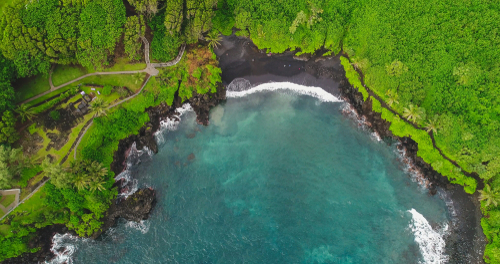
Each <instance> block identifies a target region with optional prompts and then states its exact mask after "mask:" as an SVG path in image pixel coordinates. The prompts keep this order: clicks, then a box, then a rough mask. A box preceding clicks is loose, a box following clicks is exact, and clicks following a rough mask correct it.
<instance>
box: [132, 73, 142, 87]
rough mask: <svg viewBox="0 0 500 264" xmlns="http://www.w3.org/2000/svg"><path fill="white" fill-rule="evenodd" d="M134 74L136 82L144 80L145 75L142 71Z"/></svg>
mask: <svg viewBox="0 0 500 264" xmlns="http://www.w3.org/2000/svg"><path fill="white" fill-rule="evenodd" d="M133 76H134V80H135V84H137V83H138V82H142V81H143V80H144V76H143V75H142V73H140V72H138V73H136V74H134V75H133Z"/></svg>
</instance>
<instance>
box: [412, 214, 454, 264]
mask: <svg viewBox="0 0 500 264" xmlns="http://www.w3.org/2000/svg"><path fill="white" fill-rule="evenodd" d="M408 212H409V213H411V215H412V220H411V222H410V225H409V227H410V229H411V231H412V232H413V234H414V235H415V242H417V244H418V246H419V247H420V253H421V254H422V257H423V260H422V261H420V262H419V263H420V264H443V263H446V262H447V261H448V256H446V255H445V254H444V251H445V245H446V244H445V241H444V238H443V237H444V235H445V234H446V232H447V231H448V225H445V226H444V228H443V229H442V230H441V231H439V232H436V231H434V230H433V229H432V227H431V225H430V224H429V222H428V221H427V219H425V217H424V216H423V215H421V214H420V213H419V212H417V210H415V209H413V208H412V209H411V210H408Z"/></svg>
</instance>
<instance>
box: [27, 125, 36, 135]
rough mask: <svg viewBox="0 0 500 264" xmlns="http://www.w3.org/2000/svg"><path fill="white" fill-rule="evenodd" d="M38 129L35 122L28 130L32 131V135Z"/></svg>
mask: <svg viewBox="0 0 500 264" xmlns="http://www.w3.org/2000/svg"><path fill="white" fill-rule="evenodd" d="M37 130H38V128H36V124H35V123H33V124H31V126H29V127H28V131H29V132H30V134H31V135H33V134H35V132H36V131H37Z"/></svg>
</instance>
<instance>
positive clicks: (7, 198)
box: [0, 194, 16, 207]
mask: <svg viewBox="0 0 500 264" xmlns="http://www.w3.org/2000/svg"><path fill="white" fill-rule="evenodd" d="M15 199H16V195H15V194H11V195H6V196H2V198H0V201H1V202H0V204H1V205H3V206H4V207H7V206H9V205H10V204H11V203H13V202H14V200H15Z"/></svg>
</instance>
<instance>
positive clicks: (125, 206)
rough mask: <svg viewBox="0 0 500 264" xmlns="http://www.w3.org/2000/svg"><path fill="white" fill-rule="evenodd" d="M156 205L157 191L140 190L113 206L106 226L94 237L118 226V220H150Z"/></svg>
mask: <svg viewBox="0 0 500 264" xmlns="http://www.w3.org/2000/svg"><path fill="white" fill-rule="evenodd" d="M155 203H156V196H155V191H154V190H153V189H151V188H145V189H140V190H138V191H137V192H135V193H134V194H132V195H130V196H129V197H127V198H126V199H125V200H122V201H117V203H115V204H112V205H111V206H110V207H109V209H108V212H107V215H106V216H105V217H104V224H103V225H102V227H101V229H100V230H99V231H98V232H95V233H94V234H93V235H92V238H93V239H96V238H98V237H99V236H100V235H101V234H102V233H104V232H105V231H106V230H108V229H109V228H110V227H112V226H114V225H115V224H116V220H117V219H118V218H120V217H121V218H124V219H126V220H128V221H134V222H140V221H142V220H146V219H148V218H149V213H151V210H152V209H153V207H154V205H155Z"/></svg>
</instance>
